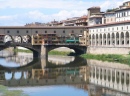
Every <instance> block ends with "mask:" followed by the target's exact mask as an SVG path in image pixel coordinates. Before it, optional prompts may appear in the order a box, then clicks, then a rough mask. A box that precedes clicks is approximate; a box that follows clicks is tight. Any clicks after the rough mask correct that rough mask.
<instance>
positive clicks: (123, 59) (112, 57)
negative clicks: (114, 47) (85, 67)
mask: <svg viewBox="0 0 130 96" xmlns="http://www.w3.org/2000/svg"><path fill="white" fill-rule="evenodd" d="M81 56H82V57H84V58H88V59H96V60H102V61H110V62H119V63H124V64H129V65H130V56H129V55H127V56H123V55H118V54H97V55H94V54H83V55H81Z"/></svg>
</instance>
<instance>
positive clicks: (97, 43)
mask: <svg viewBox="0 0 130 96" xmlns="http://www.w3.org/2000/svg"><path fill="white" fill-rule="evenodd" d="M96 45H98V34H96Z"/></svg>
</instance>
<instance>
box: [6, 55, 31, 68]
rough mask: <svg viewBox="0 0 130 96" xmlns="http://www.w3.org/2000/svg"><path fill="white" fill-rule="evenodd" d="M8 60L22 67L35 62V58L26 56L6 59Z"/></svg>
mask: <svg viewBox="0 0 130 96" xmlns="http://www.w3.org/2000/svg"><path fill="white" fill-rule="evenodd" d="M6 60H7V61H8V62H10V61H13V62H16V63H19V64H20V65H21V66H22V65H26V64H28V63H29V62H31V61H32V60H33V57H32V56H26V55H25V56H11V57H6Z"/></svg>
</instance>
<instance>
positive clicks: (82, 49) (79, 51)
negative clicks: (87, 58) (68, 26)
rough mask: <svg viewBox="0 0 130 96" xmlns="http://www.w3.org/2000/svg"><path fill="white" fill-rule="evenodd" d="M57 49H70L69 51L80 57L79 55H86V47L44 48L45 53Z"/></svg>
mask: <svg viewBox="0 0 130 96" xmlns="http://www.w3.org/2000/svg"><path fill="white" fill-rule="evenodd" d="M59 47H67V48H70V49H73V50H74V51H75V53H76V54H77V55H81V54H84V53H86V47H84V46H74V45H73V46H71V45H70V46H46V48H47V53H48V52H49V51H51V50H53V49H56V48H59Z"/></svg>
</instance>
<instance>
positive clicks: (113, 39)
mask: <svg viewBox="0 0 130 96" xmlns="http://www.w3.org/2000/svg"><path fill="white" fill-rule="evenodd" d="M112 45H115V34H114V33H112Z"/></svg>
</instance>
